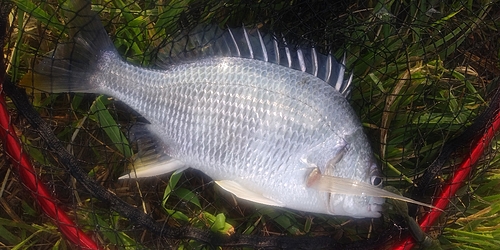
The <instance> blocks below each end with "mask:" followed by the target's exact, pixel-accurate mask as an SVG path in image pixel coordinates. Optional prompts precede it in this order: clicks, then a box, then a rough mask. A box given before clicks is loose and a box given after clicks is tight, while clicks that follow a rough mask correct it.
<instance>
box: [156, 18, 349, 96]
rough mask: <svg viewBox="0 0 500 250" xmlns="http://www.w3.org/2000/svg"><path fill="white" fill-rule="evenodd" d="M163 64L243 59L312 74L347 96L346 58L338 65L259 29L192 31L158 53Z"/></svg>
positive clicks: (213, 27)
mask: <svg viewBox="0 0 500 250" xmlns="http://www.w3.org/2000/svg"><path fill="white" fill-rule="evenodd" d="M159 54H160V61H161V63H162V64H165V65H167V67H168V65H171V64H175V63H179V62H186V61H193V60H195V59H199V58H206V57H212V56H227V57H242V58H250V59H256V60H261V61H266V62H271V63H276V64H279V65H282V66H285V67H289V68H292V69H296V70H300V71H303V72H307V73H309V74H312V75H314V76H316V77H318V78H320V79H322V80H324V81H325V82H327V83H328V84H330V85H331V86H333V87H334V88H335V89H337V90H338V91H339V92H340V93H342V94H343V95H344V96H346V97H347V96H348V95H349V92H350V85H351V80H352V75H350V76H349V77H347V78H344V77H345V70H346V69H345V66H344V65H345V62H346V61H345V56H344V58H343V60H342V62H340V63H339V62H338V61H337V60H336V59H335V58H334V57H333V56H332V55H331V54H329V55H323V54H320V53H317V51H316V49H315V48H314V47H309V48H305V47H294V46H289V45H288V44H287V42H286V41H285V40H284V39H283V40H281V41H279V40H278V39H277V38H276V37H274V36H272V35H269V34H262V33H261V32H260V31H259V29H247V28H245V27H242V28H234V29H227V30H223V29H220V28H219V27H217V26H216V25H205V26H198V27H196V28H194V29H193V30H192V31H191V32H188V33H184V34H182V35H180V36H178V37H177V38H176V39H173V40H172V41H171V42H170V43H168V44H167V45H166V46H164V47H163V48H162V49H161V50H160V53H159Z"/></svg>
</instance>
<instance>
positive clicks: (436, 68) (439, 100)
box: [0, 0, 500, 249]
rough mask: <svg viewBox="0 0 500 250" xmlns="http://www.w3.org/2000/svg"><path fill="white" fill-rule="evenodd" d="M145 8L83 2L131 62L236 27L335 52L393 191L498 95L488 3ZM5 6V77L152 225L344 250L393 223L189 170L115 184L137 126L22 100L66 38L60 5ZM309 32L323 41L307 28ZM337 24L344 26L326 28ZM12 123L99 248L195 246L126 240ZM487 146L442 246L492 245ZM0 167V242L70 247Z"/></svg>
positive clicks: (111, 115)
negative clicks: (293, 206)
mask: <svg viewBox="0 0 500 250" xmlns="http://www.w3.org/2000/svg"><path fill="white" fill-rule="evenodd" d="M0 1H2V0H0ZM59 2H62V1H59ZM155 2H156V1H149V0H142V1H137V2H134V3H128V2H126V1H121V0H116V1H104V0H103V1H95V2H94V5H93V9H94V10H95V11H98V12H99V13H100V17H101V18H102V20H103V22H104V24H105V25H106V29H107V31H108V32H109V34H110V36H111V37H112V40H113V42H114V44H115V47H116V48H117V49H118V50H119V52H120V54H121V55H123V56H124V57H125V58H126V60H128V61H130V62H131V63H134V64H140V65H145V66H150V65H154V63H155V59H156V55H157V53H158V51H159V50H158V48H160V47H161V46H162V45H163V44H164V42H165V41H166V40H168V39H172V38H173V37H175V35H177V34H179V31H180V30H183V29H188V28H190V27H193V26H194V25H197V24H200V23H213V22H216V23H218V24H219V25H220V26H222V27H224V26H233V25H235V24H236V25H240V24H241V23H245V24H248V25H255V26H263V29H269V30H272V31H275V32H276V33H277V34H280V35H283V36H284V37H285V38H286V39H287V41H298V40H302V41H309V42H310V41H313V42H314V44H315V45H316V46H318V48H319V49H320V50H321V51H323V52H325V51H330V50H331V51H332V53H333V54H334V55H336V56H337V57H338V58H340V57H341V56H342V55H343V54H344V53H345V54H346V58H347V63H346V64H347V67H348V68H349V69H351V70H352V73H353V74H354V84H355V89H354V90H353V92H352V97H351V101H352V105H353V106H354V108H355V109H356V111H357V112H358V114H359V115H360V117H361V120H362V122H363V124H364V126H365V127H366V131H367V133H368V134H369V135H370V138H371V141H372V145H373V148H374V149H375V152H376V154H377V157H378V158H379V160H380V162H381V163H382V164H381V165H382V169H383V172H384V174H385V176H386V181H385V185H390V186H394V187H396V188H398V189H399V190H400V191H402V192H403V193H404V192H405V191H408V190H410V189H411V188H412V187H413V186H414V185H416V183H415V179H416V178H418V177H419V176H420V175H421V174H422V173H423V172H424V171H425V169H426V167H428V166H429V165H430V164H431V163H432V161H433V159H434V158H435V157H436V155H437V154H438V153H439V151H440V149H441V147H442V145H443V144H444V143H445V142H446V141H448V140H449V139H451V138H453V137H456V136H457V135H459V134H460V133H462V132H463V131H464V129H465V128H466V127H467V126H469V125H470V124H471V123H472V122H473V121H474V119H475V118H476V117H477V116H478V114H480V113H481V112H482V111H483V110H484V108H485V107H486V106H487V105H488V101H489V99H490V98H491V96H490V95H489V93H491V92H492V90H493V89H494V88H496V87H497V86H494V85H493V81H492V80H493V78H494V77H495V76H498V75H499V72H500V60H499V58H498V57H499V55H500V46H499V45H497V44H496V43H498V42H496V43H495V41H498V39H499V38H500V35H498V33H499V32H498V30H497V29H498V27H499V26H500V23H499V22H500V21H498V20H495V19H493V18H492V16H494V15H493V14H497V15H498V14H499V13H500V6H499V4H498V3H497V2H495V1H490V2H487V1H480V2H477V3H476V2H474V1H468V2H461V1H451V2H446V3H444V2H443V3H439V4H440V5H438V6H431V5H428V2H427V1H408V3H407V2H404V1H378V2H377V1H373V2H371V3H370V4H368V5H363V4H362V3H358V2H352V3H342V4H341V6H343V7H345V9H346V11H344V13H340V14H339V13H336V12H333V11H329V10H328V8H325V9H326V10H321V8H320V7H317V5H318V6H322V5H320V4H315V3H310V4H307V5H305V4H300V3H296V2H295V1H282V2H277V3H255V4H245V3H242V2H245V1H241V2H240V1H226V2H224V3H219V2H218V1H196V0H188V1H171V2H169V1H166V2H167V4H164V5H162V4H155ZM160 2H161V1H160ZM12 3H13V6H14V8H13V10H12V13H11V19H10V20H11V23H10V25H11V29H10V40H9V41H8V43H7V46H6V47H5V48H3V50H4V52H5V53H6V54H7V55H8V60H9V62H8V68H7V70H8V73H9V75H10V76H12V79H14V80H16V81H17V80H20V81H21V83H22V84H23V85H25V86H31V87H32V88H28V89H27V92H28V93H29V94H30V95H31V96H32V101H33V105H34V106H35V107H36V108H37V110H38V111H39V113H40V115H41V116H42V117H44V118H45V119H46V120H47V122H49V123H50V124H51V125H52V126H53V128H54V131H55V133H56V134H57V135H58V137H59V138H60V139H61V140H62V141H64V142H66V143H67V149H68V150H69V151H71V152H73V154H74V155H75V156H77V158H79V159H82V161H81V163H82V166H83V167H84V168H85V169H86V170H87V171H88V173H89V175H90V176H92V177H94V178H95V179H96V180H98V181H99V182H101V183H102V185H104V186H105V187H107V188H108V189H110V190H113V192H114V193H115V194H116V195H118V196H119V197H121V198H122V199H124V200H126V201H127V202H129V203H130V204H134V205H136V206H137V207H140V208H141V209H142V210H144V211H145V212H147V213H148V214H151V215H152V216H154V217H155V219H157V220H158V221H162V222H164V223H165V224H166V225H170V226H176V227H178V226H181V225H192V226H195V227H199V228H203V229H207V230H212V231H217V232H220V233H222V234H228V235H229V234H232V233H234V232H238V233H241V234H256V235H279V234H288V235H310V236H315V235H324V234H326V233H328V234H332V233H331V232H334V234H335V235H334V236H333V237H336V238H338V239H339V241H342V242H351V241H357V240H362V239H367V238H370V237H373V236H372V235H373V234H377V233H380V232H382V231H384V230H386V229H387V228H388V227H394V224H397V223H398V219H397V218H396V217H393V216H389V215H388V216H386V217H385V218H384V219H382V220H352V219H349V218H330V217H328V216H324V215H314V216H313V215H310V214H303V213H299V212H293V211H284V210H277V209H272V208H268V207H259V208H258V209H254V207H255V206H253V205H252V206H245V205H241V206H239V205H238V202H237V201H235V200H234V199H233V198H232V197H231V196H230V195H227V194H225V193H224V192H218V190H217V189H215V191H214V185H213V184H212V183H211V181H210V179H208V178H206V177H204V176H203V175H202V174H200V173H199V172H196V171H186V172H183V173H175V174H172V175H170V176H168V175H167V176H162V177H158V178H152V179H148V180H138V181H135V180H134V181H117V180H116V179H117V177H118V176H120V175H121V174H123V172H125V169H126V168H127V166H129V164H130V162H131V161H133V152H136V151H137V148H136V146H137V145H135V144H134V142H131V141H128V139H127V138H130V136H129V132H130V130H129V129H130V124H133V123H135V122H137V121H138V120H139V121H140V117H137V116H136V115H135V113H133V112H130V111H129V110H128V109H127V108H126V107H124V106H123V104H121V103H119V102H116V101H114V100H112V99H110V98H109V97H106V96H96V95H88V94H86V95H83V94H59V95H51V94H46V93H37V92H34V91H32V89H33V88H36V81H34V80H33V79H32V78H31V73H30V72H31V71H30V69H31V65H33V63H36V62H37V61H39V60H40V58H41V56H43V55H44V54H45V53H47V52H48V51H50V50H52V49H54V46H55V44H56V42H62V41H66V40H67V39H68V37H69V36H70V34H68V32H69V30H68V29H67V28H66V26H65V23H66V21H65V18H64V14H63V13H62V11H61V10H60V9H59V8H58V7H57V6H58V2H57V1H41V2H38V1H30V0H15V1H13V2H12ZM63 6H64V2H63ZM299 10H302V12H301V11H299ZM307 10H309V11H313V10H314V11H318V12H317V13H314V12H311V13H309V12H307ZM330 12H331V13H330ZM317 19H318V20H321V21H322V22H319V21H318V20H317ZM316 21H318V22H316ZM318 23H319V24H321V25H323V26H324V28H323V30H320V29H319V28H318V27H315V25H317V24H318ZM339 23H341V24H342V25H341V26H337V25H338V24H339ZM308 27H309V28H308ZM492 36H493V37H494V39H491V38H490V37H492ZM495 39H496V40H495ZM472 45H474V46H472ZM14 112H15V111H14ZM16 122H17V120H16ZM16 126H18V127H19V129H20V131H22V140H23V143H24V144H25V148H26V150H28V151H29V153H30V155H31V157H32V158H33V159H34V161H35V162H36V165H37V167H38V171H39V172H40V176H41V178H42V179H43V180H44V181H47V182H48V183H50V186H51V187H52V189H53V190H54V192H55V193H57V196H58V198H59V199H60V200H61V202H62V203H63V204H66V205H67V206H68V209H69V210H70V213H72V214H73V215H74V216H75V217H76V218H78V219H77V223H78V224H79V225H81V226H82V227H83V228H84V229H85V230H88V231H95V232H97V233H98V234H99V238H98V241H99V242H100V243H101V244H103V245H104V246H109V247H113V246H118V247H120V248H133V249H136V248H137V247H139V246H140V247H145V248H146V247H161V246H164V245H168V244H178V245H179V247H180V248H198V247H200V246H201V243H200V242H195V241H187V240H186V241H175V240H172V241H169V242H160V241H159V240H155V239H154V238H153V237H152V235H150V234H148V233H147V232H143V231H140V230H138V229H135V228H134V225H133V224H131V223H130V222H129V221H128V220H127V219H126V218H123V217H121V216H120V215H118V214H115V213H113V212H110V211H109V208H108V207H106V205H105V204H103V203H102V201H99V200H96V199H95V198H94V197H92V196H91V195H89V194H88V193H87V191H86V190H85V189H84V188H83V187H82V186H80V185H79V184H78V183H75V182H74V181H72V180H71V177H69V175H68V173H65V172H64V171H63V169H62V168H59V167H58V163H57V161H56V160H55V159H54V158H53V157H52V156H51V152H49V151H48V150H47V149H46V148H47V147H46V145H44V143H43V142H42V141H40V140H39V139H40V138H39V137H38V135H36V134H34V133H33V132H32V131H31V130H30V128H29V127H28V126H25V125H23V124H22V123H21V122H19V123H16ZM498 143H499V142H498V141H497V140H496V141H494V142H493V144H492V145H491V147H490V149H489V151H488V152H487V154H485V156H484V159H483V160H482V161H481V162H480V164H478V166H477V170H476V171H475V174H474V175H473V176H472V177H471V178H470V180H468V182H467V183H466V185H465V186H464V188H463V189H462V190H461V192H462V193H461V194H458V195H457V197H456V200H455V201H454V202H453V206H452V207H451V208H450V209H449V210H447V216H446V217H444V218H443V220H442V221H440V224H439V225H438V227H439V228H440V229H443V228H444V229H443V230H444V231H443V232H442V233H443V236H442V237H439V241H440V243H441V247H442V248H443V249H457V248H460V249H482V248H485V247H486V248H487V247H488V246H490V247H494V246H496V245H498V244H499V243H500V241H499V240H498V239H499V238H500V226H498V225H499V224H500V217H499V216H498V214H499V213H498V211H499V210H500V202H499V200H500V199H498V198H499V197H500V192H499V191H500V172H499V171H500V168H499V167H498V166H499V165H498V162H499V160H500V156H499V155H498V154H496V153H495V152H496V151H497V150H496V149H497V147H498ZM463 153H464V154H463V155H458V156H457V155H454V157H455V158H458V159H454V160H450V161H449V162H448V163H447V165H446V169H445V171H443V173H442V174H441V175H440V176H439V178H441V179H442V180H445V179H446V178H447V176H448V175H450V174H452V173H453V169H454V168H455V167H456V165H457V164H459V162H460V160H459V159H460V158H461V157H465V156H466V154H467V151H466V150H464V152H463ZM1 166H2V167H0V173H5V178H4V180H3V182H2V187H1V189H0V203H1V204H2V206H3V207H4V209H5V212H1V213H0V239H1V240H0V242H1V244H3V245H4V246H7V247H13V248H16V249H17V248H29V247H34V246H36V247H37V248H62V249H65V248H70V247H69V246H67V245H66V243H65V241H64V240H63V238H62V236H60V233H59V232H58V231H57V229H56V228H55V227H54V226H52V224H51V223H50V221H48V220H46V219H44V218H43V217H40V216H39V213H40V212H39V211H37V208H36V205H35V204H34V202H33V201H32V199H31V197H30V196H29V195H27V194H24V190H23V189H22V185H21V184H20V183H18V182H17V179H16V178H15V176H14V175H13V174H12V173H11V172H10V171H9V170H8V169H7V168H6V167H5V164H1ZM438 181H439V180H436V182H438ZM437 184H438V183H435V185H437ZM430 191H431V192H429V193H428V194H427V198H428V200H426V201H425V202H429V203H430V202H431V198H432V196H433V195H434V194H433V191H434V190H430ZM7 200H8V201H9V202H7ZM419 216H420V215H419ZM436 233H437V234H439V233H441V232H440V230H438V231H437V232H436Z"/></svg>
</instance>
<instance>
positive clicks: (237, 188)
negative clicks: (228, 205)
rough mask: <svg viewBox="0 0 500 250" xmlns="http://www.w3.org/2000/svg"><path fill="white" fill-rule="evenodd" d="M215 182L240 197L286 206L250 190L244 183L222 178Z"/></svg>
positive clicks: (270, 204)
mask: <svg viewBox="0 0 500 250" xmlns="http://www.w3.org/2000/svg"><path fill="white" fill-rule="evenodd" d="M215 183H217V185H219V186H220V187H222V188H223V189H224V190H226V191H228V192H230V193H232V194H234V195H236V197H238V198H241V199H244V200H248V201H253V202H256V203H260V204H264V205H269V206H276V207H283V206H284V205H283V204H282V203H281V202H279V201H275V200H272V199H269V198H267V197H264V195H262V194H259V193H256V192H254V191H251V190H248V189H247V188H245V187H243V186H242V185H240V184H239V183H237V182H235V181H230V180H220V181H215Z"/></svg>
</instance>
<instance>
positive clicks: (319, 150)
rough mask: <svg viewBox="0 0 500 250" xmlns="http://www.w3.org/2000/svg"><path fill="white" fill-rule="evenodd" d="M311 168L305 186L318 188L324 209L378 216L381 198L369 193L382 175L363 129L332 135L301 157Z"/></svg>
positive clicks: (336, 213) (333, 213) (359, 215)
mask: <svg viewBox="0 0 500 250" xmlns="http://www.w3.org/2000/svg"><path fill="white" fill-rule="evenodd" d="M303 161H304V162H306V163H307V165H308V166H309V167H310V168H312V169H313V170H312V172H310V174H309V175H308V176H307V177H306V186H307V187H309V188H314V189H316V190H317V191H318V192H320V197H321V199H323V200H324V202H325V206H326V213H328V214H332V215H346V216H350V217H355V218H376V217H380V215H381V214H380V212H381V211H382V204H383V203H384V202H385V199H384V198H382V197H378V196H370V195H367V194H370V193H373V192H372V191H373V190H374V189H377V190H378V189H380V188H381V186H382V178H381V177H380V170H379V166H378V165H377V163H376V161H375V159H374V156H373V152H372V150H371V147H370V145H369V143H368V140H367V138H366V135H365V134H364V133H363V131H362V130H361V129H360V130H357V131H356V133H352V134H349V135H346V136H342V137H341V136H337V135H333V136H331V137H330V138H328V139H326V140H325V141H323V142H321V143H320V144H318V145H317V146H315V147H314V148H313V149H312V150H310V151H309V152H308V155H307V156H306V157H305V158H303Z"/></svg>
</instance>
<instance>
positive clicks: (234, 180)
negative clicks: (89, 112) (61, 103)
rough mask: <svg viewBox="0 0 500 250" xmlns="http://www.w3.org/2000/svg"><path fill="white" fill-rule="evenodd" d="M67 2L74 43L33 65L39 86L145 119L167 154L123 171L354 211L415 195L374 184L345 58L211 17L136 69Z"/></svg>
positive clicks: (92, 17) (263, 199)
mask: <svg viewBox="0 0 500 250" xmlns="http://www.w3.org/2000/svg"><path fill="white" fill-rule="evenodd" d="M74 8H75V9H77V10H78V11H75V13H80V14H76V16H75V17H73V18H71V19H70V20H72V21H71V22H70V24H71V25H72V26H74V27H78V31H77V32H76V34H75V35H74V36H73V43H74V44H73V45H72V46H67V45H66V46H59V48H58V49H56V50H55V52H54V53H53V54H52V55H51V57H49V58H46V59H45V60H43V61H42V62H41V63H40V64H39V65H38V66H37V67H36V68H35V71H36V72H37V74H39V75H40V76H45V79H47V77H48V81H50V82H49V83H47V84H45V85H44V86H45V87H43V90H45V91H50V92H91V93H100V94H105V95H109V96H113V97H115V98H117V99H119V100H120V101H122V102H124V103H125V104H127V105H128V106H130V107H131V108H133V109H134V110H136V111H137V112H138V113H140V114H141V115H142V116H143V117H144V118H146V119H147V120H148V121H149V122H150V124H149V125H147V126H145V127H146V129H147V131H149V133H151V134H152V136H153V137H154V138H155V141H156V142H158V143H159V144H161V145H159V146H158V147H157V148H160V149H162V150H161V153H162V154H164V155H166V156H167V155H168V157H160V159H159V160H156V161H149V163H148V161H147V160H144V161H143V162H144V163H145V164H142V165H143V166H141V167H139V168H137V169H135V171H132V173H130V174H129V175H125V176H123V177H122V178H129V177H135V178H137V177H147V176H153V175H159V174H163V173H168V172H172V171H180V170H183V169H185V168H187V167H191V168H195V169H198V170H200V171H202V172H204V173H205V174H207V175H208V176H210V177H211V178H212V179H213V180H214V181H215V182H216V183H217V184H218V185H219V186H221V187H222V188H223V189H225V190H227V191H229V192H231V193H233V194H234V195H236V196H237V197H240V198H242V199H245V200H250V201H253V202H257V203H261V204H266V205H272V206H277V207H286V208H291V209H295V210H301V211H306V212H314V213H323V214H330V215H344V216H350V217H356V218H364V217H369V218H374V217H379V216H380V215H381V214H380V212H381V210H382V204H383V203H384V198H383V197H389V198H395V199H401V200H405V201H411V200H409V199H407V198H404V197H402V196H398V195H395V194H392V193H390V192H387V191H384V190H382V189H380V188H379V186H380V185H381V184H380V182H381V178H380V177H379V176H378V166H377V164H376V163H375V160H374V158H373V154H372V151H371V149H370V145H369V143H368V140H367V137H366V135H365V134H364V132H363V128H362V126H361V123H360V121H359V119H358V117H357V116H356V114H355V112H354V111H353V109H352V108H351V106H350V105H349V103H348V101H347V99H346V95H347V94H348V92H349V90H350V88H349V85H350V83H351V80H352V76H351V77H348V78H347V79H344V74H345V67H344V65H343V63H344V62H342V63H339V62H337V61H336V60H335V59H334V58H333V57H332V56H331V55H328V56H325V55H320V54H318V53H316V51H315V50H314V49H309V50H302V49H294V48H291V47H286V46H280V44H279V43H278V42H277V41H276V39H273V38H272V37H270V36H262V35H261V34H260V32H259V31H258V30H247V29H244V28H241V29H233V30H229V31H223V30H221V29H217V28H215V27H213V26H212V27H210V26H207V27H205V28H198V29H197V30H196V32H191V34H190V35H189V36H184V37H182V38H181V39H179V40H177V41H176V42H175V43H172V45H171V46H170V47H167V48H166V50H167V51H168V53H164V55H166V54H175V56H173V57H165V58H163V59H162V60H163V63H160V67H161V69H151V68H141V67H137V66H134V65H131V64H129V63H127V62H126V61H124V60H123V59H122V58H121V57H120V55H119V54H118V53H117V51H116V49H115V48H114V47H113V44H112V42H111V40H110V39H109V37H108V35H107V34H106V32H105V30H104V28H103V26H102V24H101V22H100V21H99V19H98V17H97V15H96V14H94V13H92V12H91V11H90V9H89V8H88V6H78V5H77V7H74ZM188 48H194V49H193V50H191V51H188ZM140 161H141V160H138V161H137V162H140ZM411 202H413V201H411ZM419 204H420V203H419Z"/></svg>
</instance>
